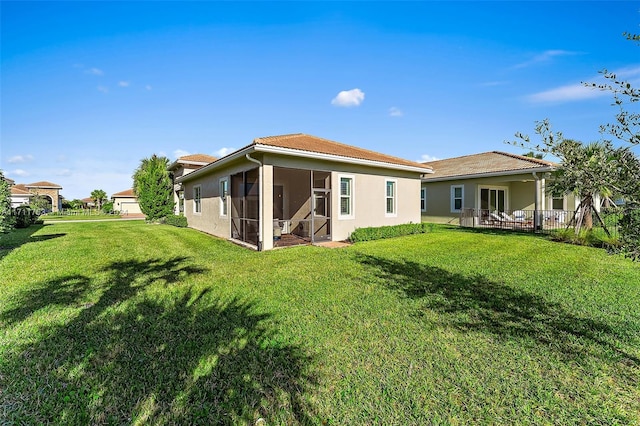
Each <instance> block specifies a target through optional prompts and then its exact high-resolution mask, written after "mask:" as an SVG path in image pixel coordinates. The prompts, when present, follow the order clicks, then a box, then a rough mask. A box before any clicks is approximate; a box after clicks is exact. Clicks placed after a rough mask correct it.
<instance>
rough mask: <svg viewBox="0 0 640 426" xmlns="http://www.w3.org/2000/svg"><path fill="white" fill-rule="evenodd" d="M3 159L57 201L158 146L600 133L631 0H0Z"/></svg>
mask: <svg viewBox="0 0 640 426" xmlns="http://www.w3.org/2000/svg"><path fill="white" fill-rule="evenodd" d="M0 7H1V10H0V13H1V24H2V25H1V28H2V29H1V36H2V40H1V47H2V51H1V82H0V84H1V87H0V89H1V94H0V97H1V99H0V100H1V113H0V114H1V116H0V118H1V122H0V132H1V133H0V137H1V139H0V169H2V170H3V171H4V173H5V174H6V175H7V176H9V177H11V178H12V179H14V180H16V181H17V182H20V183H30V182H35V181H40V180H47V181H52V182H55V183H58V184H60V185H62V186H63V188H64V190H63V191H62V194H63V195H64V196H65V197H66V198H68V199H73V198H84V197H88V196H89V194H90V192H91V191H92V190H93V189H103V190H105V191H106V192H107V193H108V194H109V195H111V194H112V193H114V192H118V191H122V190H125V189H127V188H130V187H131V185H132V180H131V175H132V174H133V172H134V170H135V168H136V167H137V166H138V164H139V163H140V160H141V159H142V158H144V157H148V156H150V155H152V154H154V153H156V154H163V155H166V156H168V157H169V158H170V159H171V160H174V159H175V158H176V157H177V156H179V155H183V154H187V153H206V154H211V155H215V156H220V155H222V154H224V153H227V152H230V150H232V149H237V148H240V147H242V146H244V145H247V144H249V143H250V142H251V141H252V140H253V139H254V138H256V137H261V136H269V135H278V134H287V133H298V132H302V133H309V134H313V135H316V136H320V137H324V138H328V139H333V140H336V141H339V142H343V143H347V144H351V145H356V146H360V147H363V148H368V149H372V150H376V151H380V152H384V153H387V154H391V155H395V156H398V157H403V158H407V159H410V160H423V161H424V160H429V159H433V158H438V159H442V158H449V157H455V156H459V155H466V154H473V153H478V152H484V151H490V150H502V151H508V152H514V153H523V150H522V149H519V148H516V147H513V146H509V145H506V144H505V143H504V141H505V140H513V139H514V137H513V135H514V133H515V132H517V131H522V132H524V133H530V134H531V133H533V127H534V125H535V123H534V122H535V121H536V120H542V119H544V118H548V119H550V121H551V122H552V124H553V126H554V130H560V131H562V132H563V133H564V135H565V136H566V137H570V138H573V139H578V140H582V141H584V142H590V141H594V140H597V139H598V138H599V137H600V135H599V133H598V128H599V125H600V124H602V123H607V122H611V121H612V120H613V117H614V114H615V112H616V110H615V109H614V108H613V107H612V106H611V105H610V104H611V97H610V95H608V94H606V93H601V92H595V91H590V90H587V89H585V88H583V87H581V85H580V82H582V81H598V78H599V74H598V71H600V70H602V69H605V68H606V69H609V70H611V71H616V72H618V73H619V74H621V75H624V76H626V78H627V79H629V80H631V81H634V82H639V81H640V48H639V47H638V46H636V45H634V44H633V43H631V42H629V41H626V40H625V39H624V38H623V37H622V33H623V32H624V31H630V32H636V33H637V32H640V25H639V24H640V2H637V1H624V2H612V1H607V2H575V1H574V2H507V1H503V2H392V3H391V2H390V3H386V2H348V3H347V2H324V3H316V2H288V3H274V2H240V3H238V2H233V3H231V2H150V1H149V2H124V1H121V2H26V1H20V2H6V1H2V2H1V3H0Z"/></svg>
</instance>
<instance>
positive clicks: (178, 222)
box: [163, 214, 188, 228]
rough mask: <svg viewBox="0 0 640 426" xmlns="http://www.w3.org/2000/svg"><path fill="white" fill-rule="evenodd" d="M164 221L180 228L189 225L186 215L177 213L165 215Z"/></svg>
mask: <svg viewBox="0 0 640 426" xmlns="http://www.w3.org/2000/svg"><path fill="white" fill-rule="evenodd" d="M163 222H164V223H166V224H167V225H173V226H177V227H178V228H186V227H187V225H188V224H187V218H186V217H185V216H177V215H175V214H172V215H169V216H167V217H165V218H164V221H163Z"/></svg>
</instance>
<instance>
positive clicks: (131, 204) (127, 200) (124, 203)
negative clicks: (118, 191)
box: [113, 197, 142, 214]
mask: <svg viewBox="0 0 640 426" xmlns="http://www.w3.org/2000/svg"><path fill="white" fill-rule="evenodd" d="M113 209H114V210H120V211H123V212H125V211H126V213H127V214H140V213H142V210H140V204H138V200H137V199H135V198H131V197H114V198H113Z"/></svg>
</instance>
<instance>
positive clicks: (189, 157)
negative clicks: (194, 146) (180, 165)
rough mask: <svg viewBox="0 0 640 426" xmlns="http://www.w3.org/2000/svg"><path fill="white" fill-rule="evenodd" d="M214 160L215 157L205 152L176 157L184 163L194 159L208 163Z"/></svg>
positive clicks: (197, 161)
mask: <svg viewBox="0 0 640 426" xmlns="http://www.w3.org/2000/svg"><path fill="white" fill-rule="evenodd" d="M216 160H217V158H216V157H213V156H211V155H207V154H190V155H183V156H182V157H180V158H178V161H180V162H184V163H188V162H190V161H195V162H196V163H207V164H209V163H213V162H214V161H216Z"/></svg>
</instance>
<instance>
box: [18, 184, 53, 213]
mask: <svg viewBox="0 0 640 426" xmlns="http://www.w3.org/2000/svg"><path fill="white" fill-rule="evenodd" d="M61 189H62V187H61V186H60V185H58V184H55V183H51V182H47V181H41V182H34V183H27V184H22V183H19V184H15V185H13V186H12V187H11V206H12V207H17V206H20V205H24V204H29V203H30V202H31V201H32V200H33V197H43V198H44V199H45V200H46V201H47V203H48V206H47V207H46V208H45V210H47V211H54V212H57V211H59V210H60V209H62V196H61V195H60V190H61Z"/></svg>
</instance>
